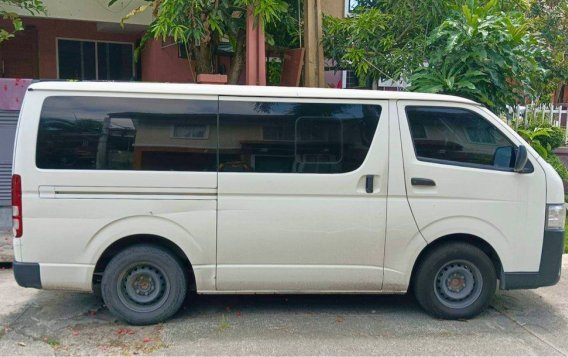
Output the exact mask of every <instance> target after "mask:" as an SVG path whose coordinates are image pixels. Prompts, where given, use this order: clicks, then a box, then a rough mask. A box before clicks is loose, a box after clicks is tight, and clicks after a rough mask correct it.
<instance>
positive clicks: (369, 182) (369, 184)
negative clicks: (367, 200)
mask: <svg viewBox="0 0 568 357" xmlns="http://www.w3.org/2000/svg"><path fill="white" fill-rule="evenodd" d="M374 186H375V180H374V179H373V175H367V176H366V177H365V192H367V193H373V191H374V190H375V187H374Z"/></svg>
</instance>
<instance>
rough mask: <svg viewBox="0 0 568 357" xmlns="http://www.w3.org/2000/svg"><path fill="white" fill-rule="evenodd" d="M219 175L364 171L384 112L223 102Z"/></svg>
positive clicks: (361, 107) (335, 106)
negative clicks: (220, 173)
mask: <svg viewBox="0 0 568 357" xmlns="http://www.w3.org/2000/svg"><path fill="white" fill-rule="evenodd" d="M219 107H220V131H219V148H220V151H219V161H220V166H219V170H220V171H225V172H227V171H232V172H282V173H343V172H350V171H353V170H356V169H357V168H359V167H360V166H361V164H362V163H363V161H364V160H365V157H366V156H367V153H368V151H369V147H370V145H371V142H372V140H373V137H374V135H375V131H376V129H377V125H378V122H379V117H380V114H381V107H380V106H376V105H362V104H321V103H281V102H278V103H276V102H229V101H221V102H220V104H219Z"/></svg>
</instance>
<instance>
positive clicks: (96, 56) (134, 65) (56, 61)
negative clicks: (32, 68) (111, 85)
mask: <svg viewBox="0 0 568 357" xmlns="http://www.w3.org/2000/svg"><path fill="white" fill-rule="evenodd" d="M59 40H65V41H77V42H93V43H94V44H95V76H96V77H97V79H96V80H97V81H98V80H99V52H98V51H99V48H98V46H97V45H98V44H99V43H116V44H120V45H130V46H131V47H132V77H133V78H134V77H135V76H136V63H135V62H134V50H135V48H134V43H132V42H123V41H100V40H90V39H84V38H70V37H55V65H56V68H57V79H61V78H60V77H59Z"/></svg>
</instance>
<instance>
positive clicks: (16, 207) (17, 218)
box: [12, 175, 24, 238]
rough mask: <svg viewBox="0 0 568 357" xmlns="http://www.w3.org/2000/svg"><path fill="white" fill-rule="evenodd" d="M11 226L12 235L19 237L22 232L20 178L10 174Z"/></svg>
mask: <svg viewBox="0 0 568 357" xmlns="http://www.w3.org/2000/svg"><path fill="white" fill-rule="evenodd" d="M12 228H13V230H14V237H16V238H20V237H21V236H22V233H23V232H24V227H23V224H22V178H21V177H20V175H12Z"/></svg>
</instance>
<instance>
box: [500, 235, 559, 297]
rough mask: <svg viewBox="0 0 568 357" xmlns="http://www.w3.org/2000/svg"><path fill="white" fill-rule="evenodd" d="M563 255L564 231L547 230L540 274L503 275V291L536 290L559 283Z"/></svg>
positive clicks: (543, 243)
mask: <svg viewBox="0 0 568 357" xmlns="http://www.w3.org/2000/svg"><path fill="white" fill-rule="evenodd" d="M563 253H564V231H563V230H562V231H556V230H555V231H552V230H545V231H544V240H543V242H542V252H541V255H540V267H539V269H538V272H530V273H522V272H519V273H516V272H515V273H503V274H502V278H501V284H500V285H501V286H500V287H501V289H503V290H512V289H535V288H539V287H542V286H551V285H554V284H556V283H558V281H559V280H560V272H561V270H562V254H563Z"/></svg>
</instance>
